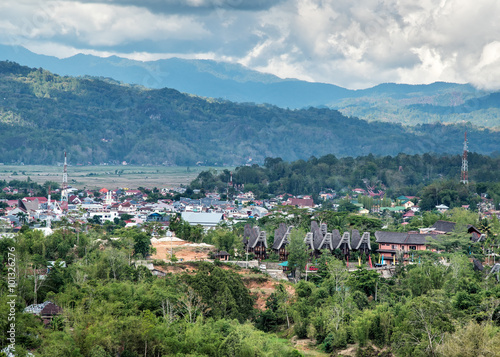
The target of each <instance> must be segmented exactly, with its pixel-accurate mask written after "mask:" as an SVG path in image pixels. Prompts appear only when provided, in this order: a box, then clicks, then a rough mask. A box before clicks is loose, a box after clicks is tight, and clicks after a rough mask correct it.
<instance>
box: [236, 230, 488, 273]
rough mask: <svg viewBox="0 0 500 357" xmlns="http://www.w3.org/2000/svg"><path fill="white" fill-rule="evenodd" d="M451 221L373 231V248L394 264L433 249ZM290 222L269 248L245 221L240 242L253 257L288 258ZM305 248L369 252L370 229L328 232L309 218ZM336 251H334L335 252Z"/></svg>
mask: <svg viewBox="0 0 500 357" xmlns="http://www.w3.org/2000/svg"><path fill="white" fill-rule="evenodd" d="M455 229H456V223H455V222H449V221H437V222H436V223H435V224H434V225H433V226H432V227H430V228H426V229H422V230H421V231H419V232H389V231H376V232H375V241H376V242H377V243H378V249H377V250H376V252H377V253H379V254H380V255H381V256H382V257H383V258H384V261H385V262H386V263H388V264H394V263H396V262H397V259H398V256H399V259H404V260H405V261H409V260H410V259H411V258H412V254H413V253H415V252H418V251H423V250H434V251H435V249H434V248H432V247H431V246H432V244H433V243H434V242H435V241H439V240H441V239H446V235H447V234H449V233H451V232H454V231H455ZM292 230H293V226H286V225H285V224H284V223H281V224H280V225H279V227H278V229H276V230H275V232H274V242H273V245H272V247H271V248H270V249H269V247H268V242H267V235H266V232H265V231H262V230H260V228H259V227H257V226H254V227H252V226H251V225H249V224H247V225H245V229H244V233H243V244H244V246H245V251H246V252H247V253H253V254H254V255H255V257H256V258H257V259H260V260H262V259H267V258H268V256H269V252H271V251H272V252H274V253H276V254H277V255H278V257H279V260H280V261H286V260H288V254H289V250H288V244H289V243H290V234H291V232H292ZM467 232H468V234H470V239H471V241H472V242H478V241H482V240H484V238H485V235H484V234H482V233H481V232H480V231H479V230H478V229H477V228H476V227H474V226H472V225H468V226H467ZM304 242H305V244H306V247H307V249H308V250H309V251H310V253H311V256H312V257H316V258H317V257H319V256H320V255H321V254H322V252H324V251H325V250H326V251H329V252H331V253H333V252H334V251H335V250H338V251H340V255H341V256H343V257H344V258H346V259H348V258H349V255H350V253H351V252H360V253H361V254H366V255H368V254H370V253H371V251H372V248H371V243H370V233H369V232H364V233H363V234H361V233H360V232H359V231H358V230H357V229H353V230H352V231H345V232H344V233H343V234H340V231H339V230H338V229H334V230H333V231H331V232H329V231H328V227H327V225H326V224H325V223H321V224H318V223H317V222H316V221H312V222H311V230H310V232H308V233H306V236H305V238H304ZM338 251H337V254H338Z"/></svg>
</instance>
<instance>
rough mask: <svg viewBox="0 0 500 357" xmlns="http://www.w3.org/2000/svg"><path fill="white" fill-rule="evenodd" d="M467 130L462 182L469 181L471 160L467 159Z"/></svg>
mask: <svg viewBox="0 0 500 357" xmlns="http://www.w3.org/2000/svg"><path fill="white" fill-rule="evenodd" d="M467 149H468V148H467V132H465V140H464V153H463V154H462V171H461V174H460V182H461V183H464V184H466V185H467V184H468V183H469V162H468V161H467Z"/></svg>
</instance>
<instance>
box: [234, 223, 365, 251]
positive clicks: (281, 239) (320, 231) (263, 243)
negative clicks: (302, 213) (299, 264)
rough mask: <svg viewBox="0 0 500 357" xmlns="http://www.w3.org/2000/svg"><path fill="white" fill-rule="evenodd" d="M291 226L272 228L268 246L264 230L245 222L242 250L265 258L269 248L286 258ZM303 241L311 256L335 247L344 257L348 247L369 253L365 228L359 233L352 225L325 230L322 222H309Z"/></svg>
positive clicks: (326, 228)
mask: <svg viewBox="0 0 500 357" xmlns="http://www.w3.org/2000/svg"><path fill="white" fill-rule="evenodd" d="M292 230H293V226H286V225H285V224H284V223H281V224H280V225H279V226H278V229H276V231H275V232H274V242H273V245H272V247H271V249H269V247H268V243H267V234H266V232H265V231H261V230H260V228H259V227H257V226H254V227H252V226H251V225H249V224H246V225H245V229H244V232H243V244H244V246H245V251H246V252H247V253H253V254H254V255H255V257H256V258H257V259H260V260H262V259H267V258H268V253H269V251H270V250H272V251H273V252H274V253H276V254H277V255H278V256H279V260H280V261H286V260H287V259H288V254H289V250H288V244H289V243H290V234H291V232H292ZM304 243H305V245H306V247H307V249H308V251H309V252H310V254H311V256H313V257H319V256H320V255H321V254H322V252H323V251H325V250H327V251H330V252H331V253H333V251H335V250H337V249H338V250H340V252H341V254H342V255H343V256H346V257H348V256H349V254H350V252H351V251H359V252H362V253H363V254H369V252H370V251H371V245H370V233H369V232H364V233H363V235H361V234H360V233H359V231H358V230H356V229H353V230H352V232H344V233H343V234H342V235H341V234H340V231H339V230H338V229H334V230H333V231H332V232H328V227H327V225H326V224H325V223H322V224H318V223H317V222H316V221H313V222H311V231H310V232H308V233H307V234H306V236H305V237H304Z"/></svg>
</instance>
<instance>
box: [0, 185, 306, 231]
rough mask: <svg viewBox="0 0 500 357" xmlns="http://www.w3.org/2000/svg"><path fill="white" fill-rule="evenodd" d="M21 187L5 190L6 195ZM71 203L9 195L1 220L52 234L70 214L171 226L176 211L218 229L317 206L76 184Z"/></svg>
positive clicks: (76, 218)
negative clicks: (289, 208) (283, 209)
mask: <svg viewBox="0 0 500 357" xmlns="http://www.w3.org/2000/svg"><path fill="white" fill-rule="evenodd" d="M14 191H15V190H14V189H12V188H10V187H9V188H5V189H4V192H5V193H12V192H14ZM68 191H69V194H68V201H67V202H66V201H64V202H61V201H56V200H54V199H51V197H50V195H49V196H48V197H36V196H27V197H24V198H22V199H12V200H9V199H3V200H0V201H2V202H4V206H5V208H3V209H0V216H1V217H0V223H3V225H4V226H5V227H20V226H22V225H24V224H30V225H32V226H33V225H34V226H35V227H36V228H37V229H40V230H43V231H44V233H45V234H47V235H48V234H51V233H52V230H51V227H50V226H51V223H52V222H55V221H60V220H62V219H63V217H65V218H66V219H67V220H68V221H69V223H73V222H80V223H86V222H88V221H91V222H94V223H105V222H106V221H110V222H116V220H117V219H120V218H121V217H124V215H125V217H126V219H125V222H126V226H127V227H130V226H136V225H141V224H143V223H145V222H157V223H160V224H163V225H165V226H168V224H169V219H170V217H171V216H172V215H173V214H180V215H181V216H182V218H183V219H184V220H185V221H187V222H188V223H190V224H192V225H201V226H202V227H203V228H205V229H210V228H213V227H215V226H216V225H217V224H219V223H220V222H222V221H223V220H226V219H232V220H234V221H238V220H246V219H248V218H256V219H258V218H260V217H264V216H266V215H268V214H269V211H270V210H271V209H273V208H274V207H276V206H278V205H294V206H296V207H300V208H308V209H311V210H312V209H313V207H315V204H314V202H313V199H312V198H311V196H298V197H294V196H292V195H280V196H278V197H276V198H273V199H269V200H257V199H255V196H254V194H253V193H252V192H244V193H243V192H242V193H239V194H238V195H237V196H236V197H235V199H234V200H233V201H222V200H221V199H220V195H219V194H218V193H208V194H206V197H204V198H200V199H190V198H187V197H181V198H180V200H178V201H174V200H172V199H170V198H169V197H170V196H173V195H174V194H178V193H180V194H182V193H183V192H185V188H176V189H173V190H168V189H163V190H161V197H162V198H160V199H158V200H157V201H156V202H148V195H147V194H145V193H144V192H143V191H140V190H135V189H126V188H119V189H116V190H108V189H106V188H102V189H101V190H99V191H98V192H95V191H89V190H83V191H77V190H76V189H72V188H70V189H69V190H68Z"/></svg>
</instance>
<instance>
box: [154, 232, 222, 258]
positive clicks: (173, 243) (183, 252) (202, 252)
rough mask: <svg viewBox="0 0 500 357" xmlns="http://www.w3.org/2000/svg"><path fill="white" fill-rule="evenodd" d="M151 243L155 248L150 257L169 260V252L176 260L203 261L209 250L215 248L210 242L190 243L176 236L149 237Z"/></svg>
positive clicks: (211, 250)
mask: <svg viewBox="0 0 500 357" xmlns="http://www.w3.org/2000/svg"><path fill="white" fill-rule="evenodd" d="M151 245H152V246H153V248H155V249H156V253H155V254H153V255H151V258H152V259H158V260H164V261H169V260H170V257H171V254H174V255H175V256H176V258H177V260H178V261H188V262H189V261H203V260H207V259H208V257H209V254H210V252H213V251H215V250H216V249H215V247H214V246H213V245H210V244H205V243H192V242H187V241H184V240H181V239H178V238H173V239H172V240H170V239H169V238H163V239H160V240H157V239H151Z"/></svg>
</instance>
